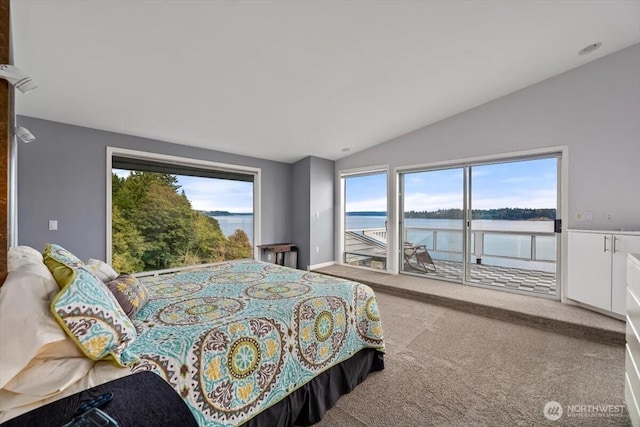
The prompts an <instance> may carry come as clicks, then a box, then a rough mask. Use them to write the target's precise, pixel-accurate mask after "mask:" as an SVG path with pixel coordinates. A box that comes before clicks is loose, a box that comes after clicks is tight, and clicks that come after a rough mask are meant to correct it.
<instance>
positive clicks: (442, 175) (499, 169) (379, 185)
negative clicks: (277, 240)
mask: <svg viewBox="0 0 640 427" xmlns="http://www.w3.org/2000/svg"><path fill="white" fill-rule="evenodd" d="M471 171H472V172H471V174H472V175H471V178H472V192H471V193H472V200H471V205H472V208H473V209H498V208H555V207H556V200H557V196H556V191H557V190H556V188H557V159H556V158H550V159H537V160H527V161H520V162H510V163H499V164H493V165H483V166H473V167H472V168H471ZM404 177H405V181H404V190H405V191H404V193H405V194H404V207H405V211H411V210H415V211H424V210H426V211H433V210H438V209H450V208H459V209H462V207H463V206H462V203H463V195H462V193H463V180H464V177H463V169H462V168H456V169H445V170H436V171H429V172H415V173H407V174H405V175H404ZM386 189H387V187H386V174H384V173H383V174H376V175H368V176H362V177H349V178H347V179H346V201H345V204H346V211H347V212H358V211H382V212H384V211H386V210H387V198H386Z"/></svg>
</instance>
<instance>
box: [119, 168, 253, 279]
mask: <svg viewBox="0 0 640 427" xmlns="http://www.w3.org/2000/svg"><path fill="white" fill-rule="evenodd" d="M111 219H112V228H111V240H112V264H113V266H114V268H115V269H116V270H118V271H128V272H132V273H135V272H141V271H153V270H161V269H166V268H176V267H183V266H187V265H196V264H206V263H211V262H218V261H224V260H232V259H240V258H251V257H253V183H252V182H245V181H234V180H227V179H217V178H202V177H194V176H182V175H172V174H167V173H156V172H140V171H129V170H123V169H112V206H111Z"/></svg>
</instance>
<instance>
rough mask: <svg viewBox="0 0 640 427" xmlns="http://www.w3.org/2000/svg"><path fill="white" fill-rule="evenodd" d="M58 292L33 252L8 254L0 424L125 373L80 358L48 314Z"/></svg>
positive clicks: (0, 296)
mask: <svg viewBox="0 0 640 427" xmlns="http://www.w3.org/2000/svg"><path fill="white" fill-rule="evenodd" d="M58 291H59V288H58V285H57V283H56V282H55V279H54V278H53V276H52V274H51V272H50V271H49V270H48V269H47V267H46V266H45V265H44V263H43V261H42V255H41V254H40V253H39V252H38V251H36V250H35V249H33V248H29V247H24V246H20V247H16V248H11V249H10V250H9V275H8V276H7V279H6V280H5V282H4V284H3V286H2V288H0V422H4V421H7V420H8V419H11V418H14V417H16V416H18V415H20V414H22V413H24V412H28V411H30V410H32V409H35V408H37V407H39V406H42V405H44V404H46V403H49V402H53V401H55V400H58V399H61V398H63V397H65V396H69V395H71V394H74V393H77V392H79V391H81V390H85V389H87V388H91V387H95V386H97V385H100V384H102V383H105V382H107V381H111V380H113V379H116V378H119V377H123V376H126V375H129V374H130V371H129V369H124V368H119V367H116V366H114V365H113V364H111V362H97V363H96V362H94V361H92V360H90V359H88V358H86V357H85V356H84V355H83V354H82V352H81V351H80V350H79V349H78V347H77V346H76V344H75V343H74V342H73V341H72V340H71V339H70V338H69V337H68V336H67V335H66V334H65V332H64V331H63V330H62V329H61V328H60V326H59V325H58V323H57V322H56V321H55V319H54V318H53V316H52V315H51V312H50V308H49V307H50V304H51V298H52V297H53V296H54V295H55V294H56V293H57V292H58Z"/></svg>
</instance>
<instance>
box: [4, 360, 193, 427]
mask: <svg viewBox="0 0 640 427" xmlns="http://www.w3.org/2000/svg"><path fill="white" fill-rule="evenodd" d="M107 392H110V393H112V394H113V399H112V400H111V401H110V402H109V403H107V404H106V405H105V406H104V407H102V408H100V410H101V411H103V412H105V413H106V414H108V415H109V416H110V417H111V418H113V419H114V420H115V421H116V422H117V423H118V425H120V426H122V427H125V426H145V427H146V426H194V427H197V426H198V423H197V422H196V420H195V418H194V417H193V415H192V414H191V410H190V409H189V407H188V406H187V404H186V403H185V402H184V401H183V400H182V398H181V397H180V396H179V395H178V393H176V391H175V390H174V389H173V388H172V387H171V386H170V385H169V384H167V383H166V382H165V381H164V380H163V379H162V378H160V376H158V375H156V374H154V373H152V372H140V373H137V374H133V375H129V376H126V377H124V378H119V379H117V380H114V381H110V382H108V383H105V384H102V385H99V386H97V387H93V388H90V389H88V390H84V391H81V392H80V393H76V394H74V395H71V396H68V397H65V398H64V399H60V400H57V401H55V402H51V403H49V404H48V405H45V406H42V407H40V408H37V409H34V410H33V411H31V412H27V413H26V414H22V415H20V416H19V417H16V418H13V419H11V420H9V421H7V422H6V423H3V424H2V426H3V427H5V426H6V427H11V426H16V427H17V426H42V427H45V426H51V427H60V426H61V425H63V424H65V423H68V422H69V421H71V419H73V415H74V412H75V411H76V409H77V408H78V407H79V406H80V405H81V404H83V403H86V402H87V401H89V400H91V399H95V398H96V397H98V396H100V395H102V394H104V393H107Z"/></svg>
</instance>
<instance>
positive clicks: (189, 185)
mask: <svg viewBox="0 0 640 427" xmlns="http://www.w3.org/2000/svg"><path fill="white" fill-rule="evenodd" d="M180 185H182V188H181V190H184V192H185V194H186V195H187V198H188V199H189V200H190V201H191V206H192V207H193V209H197V210H203V211H213V210H219V211H229V212H236V213H243V212H253V185H251V184H250V183H246V182H240V181H230V180H222V179H207V178H201V179H190V178H181V179H180Z"/></svg>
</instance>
